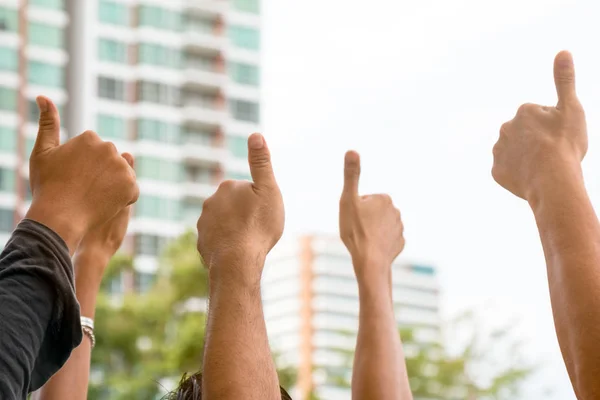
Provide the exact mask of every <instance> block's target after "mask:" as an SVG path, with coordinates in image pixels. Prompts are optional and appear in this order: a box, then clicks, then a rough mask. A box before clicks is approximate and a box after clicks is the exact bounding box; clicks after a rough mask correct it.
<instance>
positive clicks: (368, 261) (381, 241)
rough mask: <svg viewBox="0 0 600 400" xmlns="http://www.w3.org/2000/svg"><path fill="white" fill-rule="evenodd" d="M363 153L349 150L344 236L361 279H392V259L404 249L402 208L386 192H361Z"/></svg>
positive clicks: (342, 207)
mask: <svg viewBox="0 0 600 400" xmlns="http://www.w3.org/2000/svg"><path fill="white" fill-rule="evenodd" d="M359 178H360V157H359V155H358V153H356V152H353V151H349V152H348V153H346V160H345V166H344V190H343V192H342V197H341V199H340V237H341V239H342V241H343V242H344V244H345V245H346V247H347V248H348V251H349V252H350V255H351V256H352V262H353V264H354V270H355V273H356V277H357V279H358V280H359V282H360V281H361V280H363V279H369V280H370V279H371V278H373V279H376V280H378V281H379V278H383V279H385V280H388V279H389V274H390V273H391V272H390V266H391V264H392V262H393V261H394V260H395V259H396V257H398V255H399V254H400V253H401V252H402V250H403V249H404V236H403V232H404V226H403V225H402V220H401V219H400V211H399V210H398V209H397V208H396V207H394V204H393V203H392V199H391V197H390V196H388V195H386V194H376V195H367V196H359V195H358V181H359Z"/></svg>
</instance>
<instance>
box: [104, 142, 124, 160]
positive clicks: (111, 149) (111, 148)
mask: <svg viewBox="0 0 600 400" xmlns="http://www.w3.org/2000/svg"><path fill="white" fill-rule="evenodd" d="M102 148H103V150H104V151H105V152H107V153H108V154H111V155H115V154H116V155H118V153H119V152H118V151H117V146H115V145H114V143H112V142H104V143H102ZM119 158H121V157H119Z"/></svg>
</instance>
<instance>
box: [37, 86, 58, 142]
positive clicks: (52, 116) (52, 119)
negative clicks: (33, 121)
mask: <svg viewBox="0 0 600 400" xmlns="http://www.w3.org/2000/svg"><path fill="white" fill-rule="evenodd" d="M35 101H36V103H37V106H38V109H39V110H40V121H39V129H38V134H37V139H36V140H35V145H34V146H33V152H42V151H46V150H49V149H52V148H54V147H57V146H58V145H60V116H59V115H58V110H57V109H56V106H55V105H54V103H52V101H51V100H50V99H48V98H47V97H44V96H38V97H37V98H36V99H35Z"/></svg>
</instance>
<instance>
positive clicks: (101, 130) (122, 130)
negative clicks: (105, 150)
mask: <svg viewBox="0 0 600 400" xmlns="http://www.w3.org/2000/svg"><path fill="white" fill-rule="evenodd" d="M97 122H98V134H99V135H100V136H101V137H105V138H110V139H126V138H127V122H126V121H125V119H124V118H121V117H116V116H114V115H106V114H98V120H97Z"/></svg>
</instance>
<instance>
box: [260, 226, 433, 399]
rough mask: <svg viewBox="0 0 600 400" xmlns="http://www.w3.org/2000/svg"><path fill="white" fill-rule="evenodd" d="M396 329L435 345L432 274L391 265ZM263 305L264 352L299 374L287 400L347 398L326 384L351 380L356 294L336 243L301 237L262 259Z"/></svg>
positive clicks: (420, 268) (344, 392)
mask: <svg viewBox="0 0 600 400" xmlns="http://www.w3.org/2000/svg"><path fill="white" fill-rule="evenodd" d="M392 275H393V301H394V309H395V315H396V319H397V322H398V328H399V329H400V328H410V329H412V330H413V332H414V335H415V339H416V340H417V341H418V342H420V343H423V344H427V343H436V342H437V343H439V342H440V340H441V332H440V315H439V287H438V279H437V274H436V270H435V269H434V268H432V267H430V266H426V265H417V264H411V263H406V262H403V261H402V260H398V261H397V262H395V263H394V264H393V266H392ZM263 302H264V311H265V319H266V322H267V329H268V333H269V339H270V342H271V348H272V349H273V351H274V352H275V354H277V356H278V358H279V361H280V363H281V366H290V367H293V368H296V369H297V371H298V380H297V385H296V388H295V390H294V393H293V394H292V396H294V398H298V399H300V400H303V399H308V397H307V396H308V394H309V393H311V392H313V393H315V394H316V395H317V396H318V397H319V398H322V399H328V400H336V399H340V400H341V399H349V398H350V392H349V390H348V389H344V388H340V387H339V386H338V385H337V384H335V382H332V377H336V378H339V377H342V378H346V379H350V374H351V362H352V360H351V359H349V356H348V354H349V353H348V352H350V354H351V352H352V350H353V349H354V346H355V342H356V334H357V331H358V308H359V304H358V287H357V283H356V278H355V276H354V270H353V267H352V262H351V259H350V256H349V254H348V251H347V250H346V248H345V247H344V246H343V244H342V243H341V241H340V240H339V238H337V237H327V236H307V237H302V238H300V240H294V241H283V242H281V243H280V244H279V245H278V246H277V247H276V248H275V249H274V250H273V252H272V253H271V254H270V255H269V258H268V261H267V266H266V268H265V272H264V278H263Z"/></svg>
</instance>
